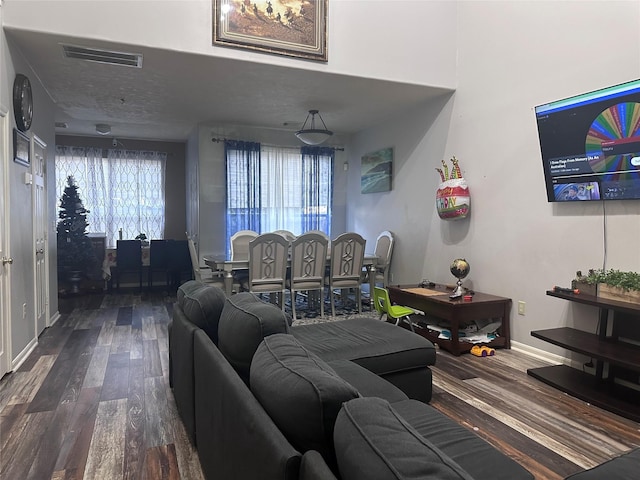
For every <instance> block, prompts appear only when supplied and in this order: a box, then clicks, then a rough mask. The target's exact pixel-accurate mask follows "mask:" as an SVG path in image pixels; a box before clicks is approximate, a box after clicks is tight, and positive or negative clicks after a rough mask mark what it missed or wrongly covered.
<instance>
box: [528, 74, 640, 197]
mask: <svg viewBox="0 0 640 480" xmlns="http://www.w3.org/2000/svg"><path fill="white" fill-rule="evenodd" d="M535 113H536V119H537V123H538V136H539V139H540V151H541V153H542V163H543V167H544V177H545V183H546V187H547V199H548V200H549V201H550V202H565V201H575V200H623V199H640V80H635V81H633V82H627V83H623V84H621V85H616V86H613V87H608V88H603V89H601V90H596V91H594V92H590V93H585V94H582V95H577V96H575V97H570V98H566V99H564V100H558V101H556V102H551V103H547V104H545V105H540V106H538V107H536V108H535Z"/></svg>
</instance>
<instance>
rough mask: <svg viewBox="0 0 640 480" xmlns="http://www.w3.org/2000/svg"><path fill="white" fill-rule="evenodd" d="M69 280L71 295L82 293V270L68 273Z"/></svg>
mask: <svg viewBox="0 0 640 480" xmlns="http://www.w3.org/2000/svg"><path fill="white" fill-rule="evenodd" d="M67 280H68V281H69V285H70V286H71V288H70V289H69V291H70V293H74V294H75V293H80V282H82V270H69V271H68V272H67Z"/></svg>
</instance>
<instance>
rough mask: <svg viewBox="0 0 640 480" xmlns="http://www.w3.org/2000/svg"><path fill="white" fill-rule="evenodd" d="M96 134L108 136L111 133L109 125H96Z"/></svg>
mask: <svg viewBox="0 0 640 480" xmlns="http://www.w3.org/2000/svg"><path fill="white" fill-rule="evenodd" d="M96 133H99V134H100V135H109V134H110V133H111V125H107V124H106V123H96Z"/></svg>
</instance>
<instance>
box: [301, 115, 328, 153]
mask: <svg viewBox="0 0 640 480" xmlns="http://www.w3.org/2000/svg"><path fill="white" fill-rule="evenodd" d="M316 115H318V118H319V119H320V121H321V122H322V126H323V127H324V129H321V128H316ZM309 117H311V121H309ZM307 122H309V128H306V127H307ZM331 135H333V132H332V131H331V130H327V126H326V125H325V123H324V120H322V117H321V116H320V113H319V112H318V110H309V114H308V115H307V119H306V120H305V121H304V123H303V124H302V129H300V130H298V131H297V132H296V137H298V138H299V139H300V140H301V141H303V142H304V143H306V144H307V145H320V144H321V143H323V142H325V141H326V140H327V139H328V138H329V137H330V136H331Z"/></svg>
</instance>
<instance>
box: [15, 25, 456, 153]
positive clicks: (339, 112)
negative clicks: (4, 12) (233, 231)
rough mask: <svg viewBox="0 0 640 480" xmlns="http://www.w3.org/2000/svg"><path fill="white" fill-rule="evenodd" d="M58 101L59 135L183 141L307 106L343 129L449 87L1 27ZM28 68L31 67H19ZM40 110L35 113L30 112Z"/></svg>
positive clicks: (290, 120) (302, 112)
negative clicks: (93, 56) (99, 59)
mask: <svg viewBox="0 0 640 480" xmlns="http://www.w3.org/2000/svg"><path fill="white" fill-rule="evenodd" d="M7 38H8V40H9V44H10V46H11V48H15V49H17V50H19V52H20V53H21V54H22V55H23V56H24V57H25V58H26V59H27V62H28V63H29V64H30V65H31V67H32V69H33V71H34V73H35V75H36V76H37V77H38V78H39V79H40V80H41V82H42V84H43V85H44V86H45V88H46V89H47V91H48V93H49V95H50V97H51V99H52V100H53V102H54V103H55V105H56V113H55V121H56V122H64V123H66V124H67V125H68V128H66V129H62V128H56V133H58V134H74V135H95V134H96V132H95V124H97V123H107V124H109V125H111V126H112V136H114V137H118V138H140V139H155V140H173V141H182V140H185V139H186V138H187V136H188V135H189V134H190V133H191V132H192V131H193V129H194V128H195V126H196V125H198V124H207V125H233V126H254V127H261V128H269V129H280V130H291V131H295V130H297V129H299V128H300V127H301V124H302V123H303V122H304V119H305V118H306V114H307V111H308V110H310V109H317V110H320V114H321V116H322V118H323V119H324V121H325V123H326V124H327V127H328V128H329V129H331V130H333V131H334V132H336V133H337V134H342V135H348V134H352V133H355V132H358V131H361V130H363V129H366V128H368V127H371V126H373V125H376V124H378V123H380V122H382V121H384V120H385V119H387V118H389V117H393V116H394V115H397V114H399V113H401V112H402V111H404V110H406V109H408V108H412V107H413V106H415V105H417V104H420V103H423V102H425V101H428V100H429V99H431V98H434V97H436V96H439V95H442V94H444V93H446V90H443V89H438V88H432V87H425V86H419V85H410V84H404V83H398V82H389V81H384V80H375V79H366V78H359V77H352V76H345V75H336V74H327V73H317V72H312V71H309V70H303V69H302V70H301V69H294V68H288V67H281V66H274V65H266V64H256V63H252V62H246V61H239V60H232V59H226V58H219V57H211V56H203V55H194V54H188V53H183V52H176V51H168V50H159V49H152V48H146V47H140V46H133V45H122V44H116V43H109V42H97V41H95V40H88V39H78V38H71V37H64V36H60V35H52V34H47V33H41V32H33V31H24V30H15V29H11V30H8V31H7ZM65 43H66V44H72V45H81V46H87V47H94V48H104V49H109V50H115V51H121V52H128V53H141V54H142V55H143V56H144V60H143V67H142V69H137V68H132V67H123V66H114V65H106V64H101V63H96V62H87V61H82V60H75V59H69V58H65V57H64V55H63V50H62V46H61V44H65ZM25 73H27V72H25ZM35 114H37V112H35Z"/></svg>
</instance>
